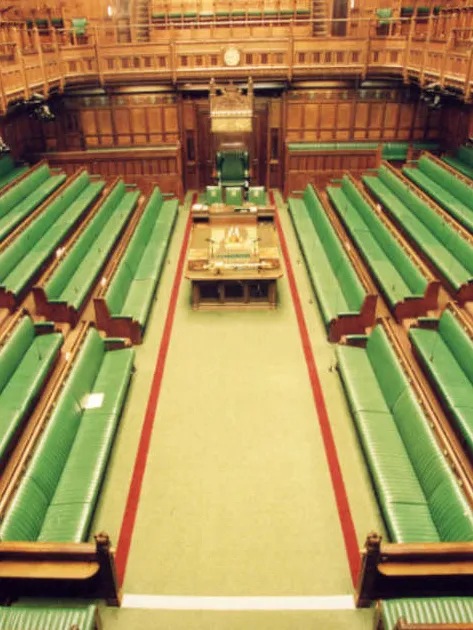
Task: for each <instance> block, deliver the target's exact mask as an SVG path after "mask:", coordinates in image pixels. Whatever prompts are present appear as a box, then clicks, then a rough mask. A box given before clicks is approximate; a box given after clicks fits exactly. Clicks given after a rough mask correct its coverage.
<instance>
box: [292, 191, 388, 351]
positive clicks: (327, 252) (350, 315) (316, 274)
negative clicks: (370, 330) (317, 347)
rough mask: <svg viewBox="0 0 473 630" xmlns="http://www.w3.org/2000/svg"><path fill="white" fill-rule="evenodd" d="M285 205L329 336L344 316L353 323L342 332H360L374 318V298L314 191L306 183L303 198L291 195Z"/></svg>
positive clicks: (333, 338) (331, 335) (332, 335)
mask: <svg viewBox="0 0 473 630" xmlns="http://www.w3.org/2000/svg"><path fill="white" fill-rule="evenodd" d="M288 205H289V212H290V215H291V218H292V221H293V224H294V228H295V230H296V234H297V238H298V240H299V244H300V246H301V250H302V253H303V256H304V259H305V263H306V266H307V271H308V274H309V276H310V279H311V281H312V286H313V288H314V291H315V295H316V297H317V301H318V303H319V305H320V309H321V312H322V317H323V320H324V322H325V325H326V327H327V329H328V331H329V338H330V339H332V340H334V341H336V340H337V339H338V334H337V333H336V328H337V324H338V322H340V321H341V320H343V319H345V320H346V322H347V324H348V323H349V320H352V322H353V324H354V328H353V327H350V326H349V325H348V326H347V328H346V329H345V332H360V331H361V329H362V328H363V325H362V324H363V322H364V323H366V325H370V324H371V323H372V322H373V319H374V312H375V300H373V299H371V298H372V296H370V295H369V294H368V292H367V290H366V288H365V287H364V285H363V284H362V282H361V280H360V278H359V277H358V275H357V273H356V271H355V269H354V267H353V265H352V262H351V260H350V258H349V256H348V254H347V252H346V251H345V249H344V247H343V245H342V243H341V242H340V239H339V238H338V236H337V234H336V232H335V230H334V228H333V225H332V224H331V222H330V220H329V218H328V217H327V215H326V213H325V210H324V208H323V206H322V204H321V202H320V200H319V198H318V197H317V194H316V193H315V191H314V189H313V188H312V186H310V185H309V186H307V188H306V190H305V192H304V196H303V199H293V198H290V199H289V200H288ZM359 319H360V320H361V321H360V322H359V323H357V320H359ZM360 324H361V328H360ZM350 328H351V330H350Z"/></svg>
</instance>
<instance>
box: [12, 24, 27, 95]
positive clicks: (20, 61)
mask: <svg viewBox="0 0 473 630" xmlns="http://www.w3.org/2000/svg"><path fill="white" fill-rule="evenodd" d="M13 32H14V37H15V40H16V42H17V43H16V46H15V56H16V58H17V61H18V64H19V65H20V68H21V76H22V77H23V85H24V91H25V99H29V98H30V94H31V93H30V88H29V85H28V77H27V76H26V67H25V60H24V59H23V53H22V51H21V50H20V45H19V43H18V42H19V39H18V35H19V34H18V30H17V28H16V27H15V28H14V29H13Z"/></svg>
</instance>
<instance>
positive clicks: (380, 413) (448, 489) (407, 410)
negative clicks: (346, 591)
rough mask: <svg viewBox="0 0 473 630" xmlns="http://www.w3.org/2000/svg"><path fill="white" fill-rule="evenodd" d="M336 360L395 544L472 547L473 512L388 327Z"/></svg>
mask: <svg viewBox="0 0 473 630" xmlns="http://www.w3.org/2000/svg"><path fill="white" fill-rule="evenodd" d="M336 352H337V358H338V370H339V373H340V376H341V379H342V382H343V386H344V389H345V392H346V395H347V399H348V402H349V406H350V410H351V413H352V416H353V421H354V423H355V426H356V429H357V431H358V434H359V438H360V442H361V445H362V448H363V452H364V455H365V458H366V461H367V464H368V468H369V471H370V474H371V477H372V481H373V485H374V488H375V491H376V495H377V498H378V503H379V506H380V509H381V513H382V515H383V518H384V521H385V523H386V528H387V531H388V534H389V538H390V540H391V541H392V542H397V543H402V542H405V543H409V542H417V543H421V542H446V541H451V542H453V541H473V512H472V511H471V509H470V506H469V505H468V502H467V501H466V498H465V496H464V495H463V493H462V492H461V490H460V487H459V484H458V482H457V480H456V478H455V476H454V474H453V472H452V470H451V469H450V466H449V464H448V462H447V460H446V458H445V457H444V455H443V453H442V450H441V448H440V446H439V444H438V443H437V441H436V438H435V435H434V431H433V430H432V429H431V427H430V425H429V419H428V418H427V417H426V415H425V412H424V410H423V407H422V406H421V404H420V403H419V401H418V399H417V395H416V392H415V391H414V389H413V388H412V386H411V384H410V380H409V378H408V376H407V375H406V373H405V372H404V370H403V368H402V366H401V362H400V360H399V358H398V356H397V354H396V351H395V350H394V348H393V346H392V345H391V343H390V341H389V338H388V335H387V333H386V330H385V329H384V327H383V326H382V325H377V326H376V327H375V328H374V330H373V331H372V333H371V334H370V336H369V339H368V342H367V344H366V348H362V347H350V346H346V345H345V346H337V349H336Z"/></svg>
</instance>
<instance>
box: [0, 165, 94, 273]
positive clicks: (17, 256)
mask: <svg viewBox="0 0 473 630" xmlns="http://www.w3.org/2000/svg"><path fill="white" fill-rule="evenodd" d="M89 183H90V179H89V176H88V174H87V173H86V172H85V171H84V172H83V173H82V174H81V175H80V176H79V177H78V178H77V179H76V180H74V181H73V182H72V183H71V184H70V185H69V186H68V187H67V188H66V189H65V190H64V191H63V192H62V193H61V194H60V195H59V196H58V197H56V199H54V201H52V202H51V203H50V204H49V205H48V207H47V211H46V212H43V213H41V214H40V216H39V217H37V218H36V219H35V221H33V222H32V223H31V224H30V225H29V226H28V227H27V228H26V229H25V230H24V231H23V232H22V233H21V234H20V235H19V236H18V238H16V239H15V240H14V241H13V243H12V244H11V245H10V246H9V247H7V248H6V249H5V250H4V251H3V252H2V253H0V283H1V282H2V280H4V279H5V278H6V277H7V276H8V275H9V274H10V273H11V271H12V270H13V269H14V268H15V267H16V265H17V264H18V263H19V262H20V261H21V259H22V258H23V257H24V256H25V255H26V254H27V253H28V252H29V251H30V250H31V249H32V248H33V247H34V245H35V243H37V241H38V240H39V239H40V238H41V236H42V235H43V234H45V232H46V231H47V230H48V229H49V228H50V227H51V226H52V225H53V224H54V223H55V222H56V221H57V219H58V218H59V217H60V216H61V215H62V213H63V212H64V211H65V210H66V209H67V208H68V206H69V205H70V204H71V203H72V202H73V201H74V199H76V198H77V197H78V196H79V194H80V193H81V192H82V191H83V190H84V188H86V186H88V184H89Z"/></svg>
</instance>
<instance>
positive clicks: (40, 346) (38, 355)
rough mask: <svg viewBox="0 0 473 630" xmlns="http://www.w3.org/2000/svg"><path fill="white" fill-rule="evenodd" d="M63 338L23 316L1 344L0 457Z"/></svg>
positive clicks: (41, 385) (16, 429) (12, 436)
mask: <svg viewBox="0 0 473 630" xmlns="http://www.w3.org/2000/svg"><path fill="white" fill-rule="evenodd" d="M46 331H48V332H47V334H43V333H44V332H46ZM62 341H63V337H62V335H61V334H60V333H55V332H53V329H52V327H48V326H45V325H44V324H36V325H35V324H33V322H32V320H31V319H30V317H28V316H25V317H23V318H22V319H21V320H19V322H18V324H17V326H15V328H14V329H13V331H12V333H11V335H9V337H8V339H7V340H6V341H5V343H4V344H3V345H2V346H0V461H3V460H4V458H5V456H6V454H7V453H8V451H9V450H10V447H11V445H12V442H13V440H14V438H15V435H17V433H18V431H19V430H20V429H21V426H22V423H23V421H24V420H25V419H26V417H27V415H28V413H29V411H30V410H31V408H32V405H33V404H34V402H35V401H36V399H37V397H38V395H39V394H40V392H41V390H42V388H43V385H44V383H45V381H46V378H47V376H48V374H49V372H50V370H51V368H52V366H53V364H54V362H55V359H56V358H57V356H58V353H59V349H60V347H61V345H62Z"/></svg>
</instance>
